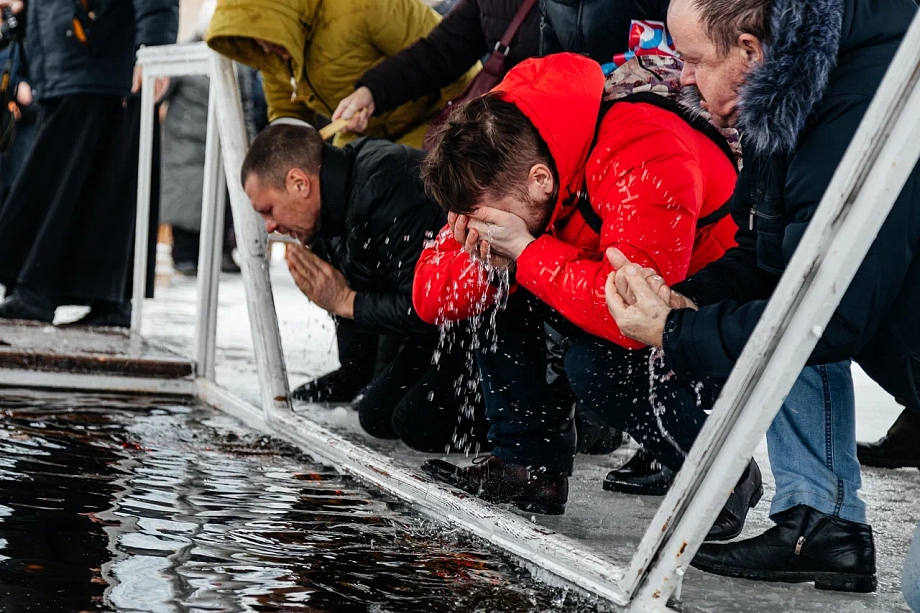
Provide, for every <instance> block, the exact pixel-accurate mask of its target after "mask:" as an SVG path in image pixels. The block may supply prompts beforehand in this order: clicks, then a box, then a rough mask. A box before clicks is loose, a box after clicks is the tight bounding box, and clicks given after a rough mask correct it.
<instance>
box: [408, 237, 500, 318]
mask: <svg viewBox="0 0 920 613" xmlns="http://www.w3.org/2000/svg"><path fill="white" fill-rule="evenodd" d="M495 291H496V288H495V287H493V286H492V285H489V283H488V281H487V280H486V277H485V275H484V274H483V273H482V270H481V269H480V267H479V265H478V264H476V263H475V262H473V260H472V259H471V258H470V256H469V254H468V253H466V252H465V251H464V250H463V248H462V246H461V245H460V243H458V242H457V241H456V240H454V237H453V234H452V233H451V231H450V228H449V227H447V226H445V227H444V229H442V230H441V231H440V232H439V233H438V236H437V237H436V238H435V239H434V240H433V241H431V243H430V244H428V245H426V246H425V248H424V249H423V250H422V254H421V256H419V260H418V264H416V266H415V281H414V282H413V283H412V305H413V306H414V307H415V312H416V313H418V316H419V317H421V318H422V320H423V321H426V322H428V323H431V324H442V323H444V322H448V321H459V320H462V319H467V318H469V317H472V316H473V315H478V314H479V313H482V312H483V311H485V310H486V309H488V308H489V307H490V306H491V305H492V300H493V298H494V295H495Z"/></svg>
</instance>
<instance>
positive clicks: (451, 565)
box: [0, 391, 590, 613]
mask: <svg viewBox="0 0 920 613" xmlns="http://www.w3.org/2000/svg"><path fill="white" fill-rule="evenodd" d="M586 608H587V610H590V607H587V605H585V603H584V602H577V601H575V600H574V599H573V597H572V596H571V595H569V594H567V593H566V592H565V591H563V590H557V589H551V588H547V587H545V586H542V585H538V584H534V583H533V582H532V581H531V580H529V579H528V577H527V576H526V574H525V573H523V572H522V571H519V570H517V569H516V568H515V567H513V566H512V565H511V564H509V563H508V561H507V560H505V559H503V558H502V557H501V556H499V555H498V554H496V553H495V552H494V551H492V550H490V549H489V548H487V547H485V546H484V545H483V544H481V543H479V542H475V541H473V540H471V539H469V538H467V537H465V536H464V535H462V534H460V533H458V532H457V531H456V530H451V529H448V528H447V527H445V526H443V525H440V524H433V523H431V522H423V521H421V520H419V519H417V518H415V517H413V516H412V515H411V514H408V513H406V512H405V509H402V508H401V507H400V506H399V505H398V504H397V503H394V502H393V501H390V500H386V499H384V498H382V497H380V496H377V495H375V494H372V493H370V492H369V491H367V490H366V489H365V488H363V487H362V486H361V485H360V484H358V483H356V482H354V481H352V480H350V479H348V478H346V477H343V476H341V475H339V474H338V473H336V472H335V471H333V470H332V469H330V468H329V467H326V466H323V465H321V464H318V463H316V462H315V461H313V460H312V458H310V457H308V456H305V455H303V454H302V453H301V452H300V451H299V450H297V449H295V448H293V447H291V446H289V445H286V444H284V443H282V442H280V441H278V440H276V439H269V438H267V437H264V436H261V435H258V434H256V433H254V432H253V431H251V430H248V429H246V428H243V427H242V426H240V425H239V424H238V423H237V422H235V421H234V420H233V419H231V418H228V417H226V416H223V415H221V414H219V413H216V412H215V411H212V410H210V409H207V408H202V407H198V406H187V405H186V406H184V405H180V404H176V403H175V401H172V402H170V401H168V400H164V399H160V400H159V401H155V400H153V399H147V400H143V399H137V398H135V399H130V400H124V399H118V398H116V397H106V396H87V395H82V396H74V395H73V394H37V395H36V394H32V393H30V394H29V396H18V395H17V393H16V392H14V391H12V392H11V391H5V392H3V393H0V611H4V612H10V613H12V612H17V613H18V612H24V611H40V612H42V613H50V612H54V611H94V610H106V611H113V610H114V611H125V612H127V611H157V612H160V611H163V612H172V611H241V612H242V611H311V612H319V611H330V612H336V613H339V612H350V611H373V612H375V613H376V612H379V613H383V612H387V611H393V612H403V611H420V612H421V611H457V610H459V611H465V612H466V611H469V612H474V611H482V612H491V611H498V610H501V611H517V612H525V611H527V612H529V611H584V610H586Z"/></svg>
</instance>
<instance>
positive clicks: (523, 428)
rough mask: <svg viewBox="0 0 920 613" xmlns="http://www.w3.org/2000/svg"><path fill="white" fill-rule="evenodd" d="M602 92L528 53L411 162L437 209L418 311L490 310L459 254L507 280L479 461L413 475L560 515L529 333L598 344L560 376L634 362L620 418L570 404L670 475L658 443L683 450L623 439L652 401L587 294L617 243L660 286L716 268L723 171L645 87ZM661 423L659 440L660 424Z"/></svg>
mask: <svg viewBox="0 0 920 613" xmlns="http://www.w3.org/2000/svg"><path fill="white" fill-rule="evenodd" d="M603 93H604V78H603V75H602V73H601V70H600V68H599V67H598V65H597V64H596V63H595V62H592V61H590V60H588V59H586V58H583V57H581V56H577V55H573V54H559V55H554V56H550V57H547V58H543V59H539V60H527V61H525V62H523V63H521V64H520V65H519V66H517V67H516V68H514V69H513V70H511V71H510V72H509V73H508V75H507V76H506V77H505V79H504V81H503V82H502V83H501V84H500V85H499V86H498V87H497V88H496V89H495V90H493V91H492V92H491V93H490V94H488V95H486V96H484V97H483V98H480V99H477V100H474V101H472V102H470V103H468V104H466V105H464V106H463V107H460V108H459V109H457V111H455V112H454V113H453V114H452V115H451V117H450V119H449V120H448V122H446V124H445V125H443V126H442V127H441V129H440V131H439V133H438V138H437V140H436V143H437V146H436V147H434V148H433V150H432V151H431V153H430V154H429V156H428V158H427V160H426V162H425V165H424V167H423V174H424V178H425V182H426V189H428V191H429V193H430V194H431V195H432V196H433V198H434V199H435V200H436V201H437V202H439V203H440V204H441V205H442V206H443V207H444V208H446V209H448V211H450V213H451V215H450V221H451V224H450V225H449V226H448V227H446V228H445V229H444V230H443V231H442V232H441V233H440V234H439V236H438V237H437V239H436V240H435V241H434V242H433V244H431V245H429V246H428V247H427V248H426V249H425V250H424V251H423V253H422V255H421V258H420V259H419V262H418V265H417V267H416V276H415V282H414V285H413V304H414V305H415V308H416V311H417V312H418V314H419V316H420V317H421V318H422V319H424V320H426V321H430V322H433V323H438V324H446V323H448V322H450V321H456V320H461V319H467V318H470V317H472V316H475V315H478V314H481V313H482V312H484V311H485V310H487V309H489V308H490V307H491V306H492V302H493V301H494V298H495V296H496V294H497V293H500V291H501V290H500V287H496V286H497V285H500V284H495V283H490V278H489V275H485V274H483V272H482V270H483V269H482V266H480V265H479V264H478V263H477V262H476V260H483V259H486V258H488V259H489V260H490V261H491V263H492V264H497V265H498V266H500V267H506V268H509V269H510V270H511V272H512V274H513V278H514V280H513V282H512V286H511V296H510V298H509V299H508V300H507V305H504V306H505V308H504V310H500V309H499V310H500V312H498V313H495V315H494V317H493V318H491V320H492V321H494V323H495V326H494V327H495V330H494V334H493V333H492V332H491V331H483V335H485V333H486V332H488V336H489V339H488V340H489V342H486V343H482V344H481V347H480V348H479V349H477V361H478V364H479V369H480V374H481V376H482V384H483V391H484V394H485V399H486V407H487V415H488V417H489V420H490V425H491V430H490V439H491V440H492V441H493V442H494V443H495V449H494V450H493V455H492V456H491V457H490V458H488V459H487V461H485V462H484V463H482V464H478V465H476V466H474V467H471V468H466V469H458V468H456V467H453V466H452V465H449V464H447V463H445V462H442V461H434V462H430V463H428V464H427V469H428V470H430V471H432V472H434V473H435V474H436V475H438V476H439V477H441V478H444V479H446V480H448V481H450V482H452V483H454V484H456V485H458V486H460V487H463V488H464V489H467V490H468V491H471V492H474V493H479V494H480V495H482V496H483V497H484V498H487V499H490V500H494V501H501V502H512V503H514V504H516V505H517V506H519V507H521V508H523V509H525V510H529V511H535V512H544V513H561V512H563V511H564V508H565V502H566V500H567V474H568V473H570V472H571V470H572V465H573V457H574V449H575V440H574V430H573V428H572V426H571V413H572V407H571V406H567V405H566V404H564V403H560V402H558V401H557V400H556V399H555V398H554V397H553V396H552V394H550V393H549V392H548V390H547V387H546V386H545V385H544V384H543V379H542V378H541V376H540V374H541V373H542V372H543V369H544V368H545V356H544V354H543V352H542V350H541V348H542V343H543V324H544V322H547V323H549V324H550V325H551V326H552V327H554V328H556V329H557V330H560V331H561V332H563V333H564V334H565V335H566V336H568V337H569V338H570V339H578V338H581V337H587V338H591V339H593V340H597V341H601V342H602V343H603V346H604V347H605V348H606V350H605V351H606V353H605V354H604V356H603V358H602V359H599V361H598V362H597V363H596V364H577V365H570V364H568V363H567V364H566V366H567V369H568V368H569V367H575V368H592V369H595V370H597V369H600V368H610V367H611V364H613V365H619V364H622V365H623V366H624V368H629V369H632V370H631V371H630V373H631V372H633V371H634V370H635V368H636V367H637V365H641V364H642V363H643V361H644V363H645V366H644V367H641V366H640V368H644V369H645V375H644V381H645V389H637V388H638V387H639V386H638V384H636V383H635V381H637V380H638V379H637V378H635V377H632V378H630V377H624V381H627V380H629V381H632V382H633V383H631V384H629V385H625V384H624V386H623V390H622V395H623V396H624V398H623V400H624V402H622V403H617V404H618V405H619V404H622V405H630V406H629V407H628V408H622V410H621V407H619V406H617V407H610V406H606V407H605V406H593V404H592V403H591V399H586V398H579V400H580V401H581V402H582V403H583V404H586V405H590V406H589V408H592V407H593V408H594V409H596V410H602V411H604V413H603V416H604V417H605V418H607V419H608V421H610V422H611V425H615V426H616V427H622V428H623V429H625V430H626V431H628V432H630V434H632V435H633V437H634V438H636V439H637V440H638V441H639V442H640V444H642V445H643V446H645V447H646V448H648V449H649V450H650V451H652V452H653V453H654V454H655V455H656V457H659V459H661V460H662V461H664V462H665V463H666V464H667V465H669V466H671V467H674V468H678V469H679V467H680V464H681V462H682V460H683V455H682V452H679V450H678V449H676V448H675V447H674V446H672V445H671V443H670V440H671V439H676V442H677V443H678V444H681V445H682V444H685V443H688V441H686V440H683V439H684V438H686V436H689V433H683V432H679V431H674V432H667V434H666V435H663V434H662V433H660V432H657V431H656V432H639V431H636V430H635V429H633V428H631V426H632V425H633V421H632V420H630V419H629V415H630V412H632V411H647V410H652V408H653V407H649V403H650V402H649V399H648V396H649V393H648V391H649V390H648V387H647V384H648V362H649V357H650V356H649V351H648V350H647V349H645V350H643V351H636V350H639V349H642V345H641V344H639V343H636V342H635V341H632V340H630V339H628V338H626V337H624V336H623V335H622V334H621V333H620V331H619V329H618V328H617V325H616V323H615V322H614V320H613V318H612V317H611V316H610V313H609V311H608V310H607V307H606V304H605V301H604V284H605V282H606V280H607V277H608V275H609V274H610V273H611V272H612V271H613V269H612V267H611V266H610V264H609V263H608V262H607V260H606V258H604V257H603V254H604V252H605V250H606V249H607V248H609V247H617V248H619V249H620V250H621V251H623V252H624V253H628V254H629V257H630V258H631V259H632V260H633V261H637V262H641V263H642V265H643V266H644V267H647V269H649V270H650V271H653V272H654V274H658V275H661V276H662V277H664V279H665V280H675V281H676V280H679V279H683V278H684V277H685V276H686V275H687V274H688V272H693V271H695V270H698V269H699V268H701V267H702V266H704V265H705V264H707V263H708V262H710V261H712V260H714V259H716V258H718V257H720V256H721V254H722V253H723V252H724V251H725V249H726V248H728V247H730V246H731V245H732V244H733V236H734V232H735V229H736V227H735V224H734V222H733V221H732V220H731V218H730V217H729V216H727V215H726V214H725V213H726V212H727V207H725V206H724V205H725V203H726V202H727V200H728V199H729V197H730V196H731V193H732V190H733V188H734V184H735V178H736V175H737V172H736V169H735V166H734V160H733V158H732V155H731V152H730V150H729V149H728V147H727V145H726V144H725V142H724V140H722V139H721V137H720V136H719V135H718V133H717V132H714V131H713V130H712V128H711V126H709V125H708V124H705V122H700V121H696V120H693V119H691V118H690V117H688V116H686V115H684V114H682V113H681V109H680V107H678V106H677V105H675V104H674V103H672V102H670V101H669V100H667V99H665V98H663V97H660V96H657V95H655V94H646V95H638V96H631V97H627V98H625V99H623V100H621V101H618V102H616V103H614V104H612V105H609V104H607V103H605V104H604V105H603V106H602V103H601V98H602V96H603ZM602 109H603V112H602ZM471 254H472V255H471ZM493 276H494V275H493ZM493 350H494V351H493ZM624 372H625V371H624ZM611 377H612V378H618V373H617V372H616V369H614V370H613V371H612V372H611ZM640 379H641V378H640ZM688 393H689V394H691V395H692V391H691V392H688ZM626 397H628V398H626ZM634 398H635V399H636V402H633V399H634ZM690 405H691V406H690V407H689V408H688V409H687V410H695V409H696V407H695V401H694V402H690ZM700 413H702V411H701V410H700ZM662 419H663V425H664V430H665V431H667V426H668V416H667V415H666V414H665V415H663V416H662ZM611 420H613V421H611ZM658 454H661V455H660V456H659V455H658ZM751 480H752V481H759V480H758V479H756V478H755V475H752V479H751ZM754 486H755V487H754V489H756V488H757V487H759V482H758V483H755V484H754ZM742 489H743V488H742ZM742 494H743V492H742ZM743 519H744V518H743V517H741V518H740V521H741V522H742V523H743ZM736 524H737V522H736ZM736 527H737V525H733V526H732V527H731V529H732V531H734V528H736Z"/></svg>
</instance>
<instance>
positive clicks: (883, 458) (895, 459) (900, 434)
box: [856, 409, 920, 468]
mask: <svg viewBox="0 0 920 613" xmlns="http://www.w3.org/2000/svg"><path fill="white" fill-rule="evenodd" d="M918 440H920V414H918V413H915V412H914V411H912V410H911V409H904V410H903V411H901V414H900V415H899V416H898V418H897V420H895V422H894V424H892V426H891V427H890V428H889V429H888V434H886V435H885V436H883V437H882V438H880V439H879V440H877V441H876V442H874V443H856V456H857V457H858V458H859V463H860V464H862V465H863V466H876V467H879V468H903V467H906V466H910V467H916V468H920V445H918V444H917V441H918Z"/></svg>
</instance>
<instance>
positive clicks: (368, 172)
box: [313, 138, 447, 335]
mask: <svg viewBox="0 0 920 613" xmlns="http://www.w3.org/2000/svg"><path fill="white" fill-rule="evenodd" d="M424 155H425V153H424V152H423V151H419V150H417V149H412V148H410V147H406V146H405V145H397V144H395V143H392V142H390V141H387V140H382V139H372V138H361V139H358V140H356V141H354V142H352V143H349V144H348V145H346V146H345V147H344V148H342V149H338V148H336V147H332V146H329V145H327V146H326V148H325V150H324V152H323V161H322V170H321V171H320V198H321V200H322V213H321V226H320V232H319V235H318V236H317V237H316V239H315V240H314V244H313V248H314V250H315V251H316V252H317V253H318V254H319V255H320V256H321V257H323V258H325V259H326V260H327V261H329V263H330V264H332V265H333V266H335V267H336V268H338V269H339V270H341V271H342V274H344V275H345V279H346V280H347V281H348V284H349V286H350V287H351V288H352V289H353V290H355V292H356V293H357V295H356V296H355V307H354V316H355V319H354V323H355V325H356V327H357V328H359V329H360V330H364V331H367V332H374V333H377V334H399V335H406V334H434V333H435V330H436V328H435V327H434V326H432V325H429V324H426V323H425V322H423V321H422V320H421V319H420V318H419V317H418V315H416V313H415V309H414V308H413V307H412V280H413V278H414V276H415V264H416V262H417V261H418V257H419V254H420V253H421V252H422V247H423V245H424V243H425V241H426V240H430V239H432V238H434V236H435V234H436V233H437V232H438V231H439V230H440V229H441V228H443V227H444V224H445V223H446V220H447V215H446V213H444V211H443V210H441V209H440V208H439V207H438V206H437V205H436V204H435V203H434V202H432V201H431V200H429V198H428V197H427V196H426V195H425V189H424V187H423V185H422V179H421V174H420V171H419V164H420V163H421V161H422V158H423V157H424Z"/></svg>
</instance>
